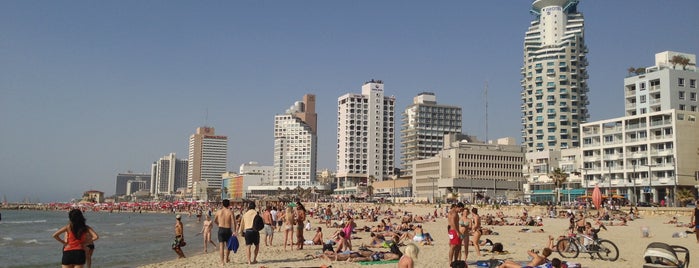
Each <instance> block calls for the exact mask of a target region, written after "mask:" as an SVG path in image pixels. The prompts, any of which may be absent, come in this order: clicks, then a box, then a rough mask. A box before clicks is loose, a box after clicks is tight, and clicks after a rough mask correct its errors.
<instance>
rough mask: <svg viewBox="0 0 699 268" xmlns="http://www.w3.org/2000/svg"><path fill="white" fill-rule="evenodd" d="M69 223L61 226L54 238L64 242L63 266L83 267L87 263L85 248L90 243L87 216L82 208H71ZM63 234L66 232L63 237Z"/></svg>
mask: <svg viewBox="0 0 699 268" xmlns="http://www.w3.org/2000/svg"><path fill="white" fill-rule="evenodd" d="M68 220H69V222H68V225H65V226H63V227H61V229H58V231H56V232H55V233H53V238H54V239H56V241H58V242H60V243H61V244H63V257H62V258H61V267H62V268H71V267H76V268H82V267H83V265H85V262H86V259H85V258H86V257H85V248H86V247H87V243H88V239H89V238H88V235H89V234H88V232H89V231H88V227H87V225H86V224H85V217H84V216H83V213H82V211H80V209H71V210H70V212H68ZM61 234H65V235H64V237H63V238H61Z"/></svg>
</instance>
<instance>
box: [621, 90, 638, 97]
mask: <svg viewBox="0 0 699 268" xmlns="http://www.w3.org/2000/svg"><path fill="white" fill-rule="evenodd" d="M624 96H626V97H631V96H636V90H627V91H626V92H625V93H624Z"/></svg>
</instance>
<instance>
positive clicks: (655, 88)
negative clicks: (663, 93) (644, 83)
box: [648, 85, 660, 91]
mask: <svg viewBox="0 0 699 268" xmlns="http://www.w3.org/2000/svg"><path fill="white" fill-rule="evenodd" d="M658 90H660V85H655V86H650V88H649V89H648V91H658Z"/></svg>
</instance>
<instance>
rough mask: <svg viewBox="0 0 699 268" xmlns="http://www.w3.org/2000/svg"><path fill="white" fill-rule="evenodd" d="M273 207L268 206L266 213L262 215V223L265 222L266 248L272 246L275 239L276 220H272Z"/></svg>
mask: <svg viewBox="0 0 699 268" xmlns="http://www.w3.org/2000/svg"><path fill="white" fill-rule="evenodd" d="M271 210H272V207H271V206H267V209H265V212H263V213H262V221H264V222H265V229H264V230H265V246H272V240H273V239H274V220H273V219H272V212H271Z"/></svg>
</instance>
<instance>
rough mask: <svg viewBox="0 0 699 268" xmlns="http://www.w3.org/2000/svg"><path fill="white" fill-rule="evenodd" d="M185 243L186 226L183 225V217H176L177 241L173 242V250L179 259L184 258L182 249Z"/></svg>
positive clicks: (178, 215)
mask: <svg viewBox="0 0 699 268" xmlns="http://www.w3.org/2000/svg"><path fill="white" fill-rule="evenodd" d="M184 245H185V243H184V226H183V225H182V215H180V214H177V216H175V241H174V242H172V250H174V251H175V253H177V256H178V259H181V258H184V257H185V256H184V252H182V247H183V246H184Z"/></svg>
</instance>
